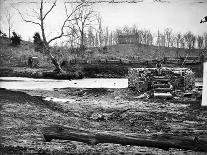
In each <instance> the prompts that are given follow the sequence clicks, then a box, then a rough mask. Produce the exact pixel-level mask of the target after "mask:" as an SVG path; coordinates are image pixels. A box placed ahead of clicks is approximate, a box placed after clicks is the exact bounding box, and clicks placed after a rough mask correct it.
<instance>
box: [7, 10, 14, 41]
mask: <svg viewBox="0 0 207 155" xmlns="http://www.w3.org/2000/svg"><path fill="white" fill-rule="evenodd" d="M13 17H14V14H13V13H12V12H10V11H7V12H6V15H5V22H6V25H7V27H8V35H9V38H11V31H12V28H13V25H14V20H13Z"/></svg>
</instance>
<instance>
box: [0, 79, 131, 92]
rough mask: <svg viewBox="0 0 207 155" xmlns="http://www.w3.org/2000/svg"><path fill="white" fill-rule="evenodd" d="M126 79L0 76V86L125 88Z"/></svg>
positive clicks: (19, 87) (32, 88) (18, 87)
mask: <svg viewBox="0 0 207 155" xmlns="http://www.w3.org/2000/svg"><path fill="white" fill-rule="evenodd" d="M127 87H128V79H120V78H107V79H106V78H89V79H80V80H71V81H69V80H53V79H34V78H22V77H0V88H6V89H14V90H17V89H25V90H34V89H43V90H53V89H55V88H127Z"/></svg>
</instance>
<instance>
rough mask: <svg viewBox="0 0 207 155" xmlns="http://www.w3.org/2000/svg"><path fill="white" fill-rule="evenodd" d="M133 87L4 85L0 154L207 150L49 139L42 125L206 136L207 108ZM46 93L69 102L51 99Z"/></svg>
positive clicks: (0, 92) (0, 93) (0, 99)
mask: <svg viewBox="0 0 207 155" xmlns="http://www.w3.org/2000/svg"><path fill="white" fill-rule="evenodd" d="M137 95H138V94H137V93H135V92H133V91H131V90H129V89H76V88H67V89H56V90H55V91H43V90H31V91H28V90H21V91H11V90H4V89H0V116H1V117H0V124H1V125H0V138H1V139H0V140H1V141H0V142H1V145H0V150H1V152H0V154H1V153H2V154H22V153H26V154H27V153H36V154H68V153H69V154H75V153H95V154H96V153H104V154H135V153H136V154H205V153H202V152H194V151H190V150H178V149H173V148H172V149H170V150H168V151H166V150H162V149H158V148H149V147H140V146H130V145H127V146H122V145H119V144H111V143H105V144H97V145H88V144H85V143H82V142H75V141H69V140H67V141H66V140H52V141H51V142H45V141H44V138H43V135H42V131H41V128H42V127H45V126H49V125H54V124H59V125H65V126H71V127H76V128H85V129H91V130H101V131H102V130H104V131H118V132H122V133H133V134H139V135H145V136H147V135H154V134H164V133H168V134H175V135H181V136H182V135H188V136H192V137H194V136H198V137H199V136H205V135H206V133H207V130H206V129H207V110H205V109H200V108H199V107H193V106H191V105H188V104H180V103H171V102H169V101H162V102H159V101H144V100H139V99H137V98H136V97H137ZM45 97H57V98H67V99H68V102H66V103H63V102H52V101H45V100H44V98H45Z"/></svg>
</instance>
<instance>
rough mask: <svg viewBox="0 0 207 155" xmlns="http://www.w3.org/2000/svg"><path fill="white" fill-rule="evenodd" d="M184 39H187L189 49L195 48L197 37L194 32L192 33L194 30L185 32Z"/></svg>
mask: <svg viewBox="0 0 207 155" xmlns="http://www.w3.org/2000/svg"><path fill="white" fill-rule="evenodd" d="M184 40H185V43H186V45H187V48H188V49H192V48H194V46H195V40H196V37H195V36H194V34H192V32H190V31H189V32H187V33H185V34H184Z"/></svg>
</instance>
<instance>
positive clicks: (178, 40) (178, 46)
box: [175, 33, 182, 48]
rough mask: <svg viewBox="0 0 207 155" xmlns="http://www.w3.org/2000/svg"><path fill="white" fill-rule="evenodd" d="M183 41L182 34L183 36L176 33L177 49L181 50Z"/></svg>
mask: <svg viewBox="0 0 207 155" xmlns="http://www.w3.org/2000/svg"><path fill="white" fill-rule="evenodd" d="M181 39H182V34H181V33H176V34H175V43H176V48H180V45H181Z"/></svg>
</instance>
